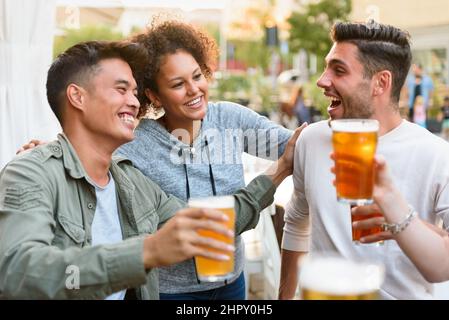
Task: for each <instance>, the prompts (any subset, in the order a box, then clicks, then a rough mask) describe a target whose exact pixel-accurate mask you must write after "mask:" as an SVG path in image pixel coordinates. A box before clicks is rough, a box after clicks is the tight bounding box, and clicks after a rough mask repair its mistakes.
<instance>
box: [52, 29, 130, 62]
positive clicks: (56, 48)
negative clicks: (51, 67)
mask: <svg viewBox="0 0 449 320" xmlns="http://www.w3.org/2000/svg"><path fill="white" fill-rule="evenodd" d="M123 38H124V37H123V34H122V33H120V32H116V31H113V30H112V27H108V26H86V27H81V28H80V29H66V30H65V33H64V35H62V36H57V37H55V42H54V45H53V57H56V56H57V55H58V54H60V53H61V52H63V51H65V50H66V49H68V48H70V47H71V46H73V45H75V44H77V43H79V42H83V41H89V40H120V39H123Z"/></svg>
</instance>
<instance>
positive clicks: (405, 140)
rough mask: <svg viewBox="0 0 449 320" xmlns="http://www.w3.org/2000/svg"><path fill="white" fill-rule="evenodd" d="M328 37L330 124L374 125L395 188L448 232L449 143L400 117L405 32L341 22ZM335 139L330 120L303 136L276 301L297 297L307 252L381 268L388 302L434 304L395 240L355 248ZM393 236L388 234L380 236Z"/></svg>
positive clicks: (407, 55)
mask: <svg viewBox="0 0 449 320" xmlns="http://www.w3.org/2000/svg"><path fill="white" fill-rule="evenodd" d="M331 34H332V40H333V42H334V45H333V47H332V49H331V50H330V52H329V54H328V55H327V57H326V68H325V70H324V72H323V74H322V75H321V77H320V79H319V80H318V82H317V85H318V86H319V87H320V88H323V89H324V95H325V96H327V97H329V99H330V100H331V102H330V106H329V107H328V112H329V115H330V117H331V119H340V118H372V119H377V120H378V121H379V125H380V128H379V143H378V150H377V153H378V154H382V155H384V156H385V158H386V159H387V162H388V163H389V165H390V168H391V172H392V175H393V177H394V179H395V183H396V185H397V186H398V187H399V189H400V190H401V192H402V193H403V194H404V195H405V196H406V198H407V201H408V202H409V203H410V204H411V205H412V206H413V207H414V208H415V209H416V211H418V212H419V213H420V217H421V218H422V219H423V220H425V221H427V222H428V223H429V224H432V225H433V224H435V223H436V222H437V221H438V220H439V219H441V220H442V221H443V223H444V226H445V227H447V226H448V225H449V192H448V191H449V190H448V182H449V163H448V161H447V160H448V159H449V144H447V143H446V142H444V141H443V140H442V139H440V138H438V137H436V136H434V135H432V134H431V133H430V132H428V131H427V130H425V129H424V128H421V127H419V126H417V125H415V124H412V123H410V122H408V121H406V120H403V119H402V118H401V116H400V114H399V107H398V102H399V95H400V90H401V88H402V86H403V84H404V81H405V78H406V76H407V72H408V70H409V68H410V61H411V51H410V43H409V36H408V34H407V33H406V32H404V31H401V30H399V29H397V28H395V27H392V26H387V25H382V24H377V23H375V22H373V21H370V22H368V23H367V24H356V23H337V24H336V25H335V26H334V27H333V29H332V32H331ZM331 134H332V132H331V129H330V128H329V125H328V122H327V121H322V122H318V123H315V124H312V125H310V126H309V127H308V128H307V129H306V130H304V132H303V133H302V135H301V138H300V139H298V142H297V145H296V151H295V161H294V166H295V168H294V174H293V181H294V193H293V195H292V198H291V200H290V202H289V203H288V205H287V208H286V214H285V227H284V236H283V243H282V266H281V283H280V289H279V298H280V299H291V298H293V297H294V295H295V291H296V288H297V284H298V279H297V276H298V269H297V268H298V267H297V263H298V261H299V259H300V258H301V257H302V256H303V255H305V254H306V253H307V252H312V253H316V252H322V253H330V254H332V253H333V254H335V253H336V254H338V255H341V256H343V257H346V258H349V259H356V260H362V259H370V260H376V261H380V262H382V263H383V264H384V265H385V269H386V276H385V281H384V283H383V285H382V288H381V292H380V294H381V297H382V298H384V299H429V298H432V294H433V288H432V285H431V284H430V283H428V282H427V281H426V280H425V279H424V278H423V277H422V275H421V274H420V273H419V272H418V270H417V269H416V267H415V266H414V265H413V264H412V263H411V261H410V260H409V259H408V258H407V257H406V256H405V255H404V254H403V252H402V251H401V250H400V248H399V246H398V245H397V243H396V242H395V241H392V240H390V241H385V243H384V245H383V246H377V247H375V246H364V245H359V246H357V245H354V244H353V243H352V237H351V216H350V208H349V205H345V204H341V203H338V202H337V199H336V192H335V188H334V187H333V185H332V180H333V179H334V176H333V175H332V173H331V172H330V168H331V167H332V166H333V162H332V160H331V159H330V158H329V154H330V153H331V151H332V144H331ZM380 219H383V218H380ZM380 222H381V221H379V223H380ZM434 228H436V227H435V226H434ZM391 238H392V236H391V233H389V232H387V231H385V232H382V233H381V234H380V235H379V236H377V239H391ZM371 240H372V239H371Z"/></svg>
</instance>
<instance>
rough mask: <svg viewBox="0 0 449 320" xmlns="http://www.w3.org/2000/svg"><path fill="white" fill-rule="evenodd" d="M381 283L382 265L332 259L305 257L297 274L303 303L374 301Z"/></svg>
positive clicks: (382, 275) (332, 257) (377, 296)
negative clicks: (311, 301) (306, 301)
mask: <svg viewBox="0 0 449 320" xmlns="http://www.w3.org/2000/svg"><path fill="white" fill-rule="evenodd" d="M383 280H384V268H383V266H382V265H380V264H376V263H369V262H356V261H353V260H349V259H345V258H342V257H335V256H329V257H325V256H318V257H317V256H315V257H307V258H305V259H304V260H303V262H302V264H301V268H300V274H299V285H300V289H301V298H302V299H304V300H376V299H379V289H380V286H381V284H382V282H383Z"/></svg>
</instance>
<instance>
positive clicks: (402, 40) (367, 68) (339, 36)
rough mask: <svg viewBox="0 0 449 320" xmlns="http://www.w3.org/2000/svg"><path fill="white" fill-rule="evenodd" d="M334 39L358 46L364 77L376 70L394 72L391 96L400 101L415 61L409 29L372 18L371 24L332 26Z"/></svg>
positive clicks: (340, 24)
mask: <svg viewBox="0 0 449 320" xmlns="http://www.w3.org/2000/svg"><path fill="white" fill-rule="evenodd" d="M331 38H332V40H333V41H334V42H350V43H353V44H355V45H356V46H357V48H358V51H359V60H360V62H361V63H362V65H363V66H364V73H365V74H364V76H365V77H369V78H371V77H372V76H373V75H374V74H375V73H376V72H379V71H382V70H389V71H390V72H391V73H392V75H393V88H392V93H391V97H392V99H393V101H394V102H396V103H397V102H399V96H400V93H401V88H402V86H403V85H404V82H405V79H406V77H407V73H408V71H409V69H410V64H411V60H412V53H411V50H410V35H409V34H408V32H406V31H403V30H401V29H398V28H396V27H393V26H390V25H385V24H380V23H377V22H375V21H373V20H370V21H369V22H368V23H343V22H339V23H336V24H335V25H334V26H333V28H332V30H331Z"/></svg>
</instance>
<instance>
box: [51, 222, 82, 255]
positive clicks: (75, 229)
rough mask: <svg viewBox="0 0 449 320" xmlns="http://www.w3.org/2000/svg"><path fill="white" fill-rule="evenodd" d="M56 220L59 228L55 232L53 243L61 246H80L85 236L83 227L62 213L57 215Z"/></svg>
mask: <svg viewBox="0 0 449 320" xmlns="http://www.w3.org/2000/svg"><path fill="white" fill-rule="evenodd" d="M56 220H57V221H58V222H59V226H60V228H59V227H58V228H57V230H56V232H55V238H54V240H53V244H54V245H57V246H63V247H65V246H68V245H73V244H75V245H77V246H79V247H81V246H82V245H83V243H84V240H85V237H86V232H85V230H84V227H83V226H82V225H80V224H79V223H76V222H74V221H72V220H71V219H70V218H68V217H66V216H64V215H58V216H57V218H56Z"/></svg>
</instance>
